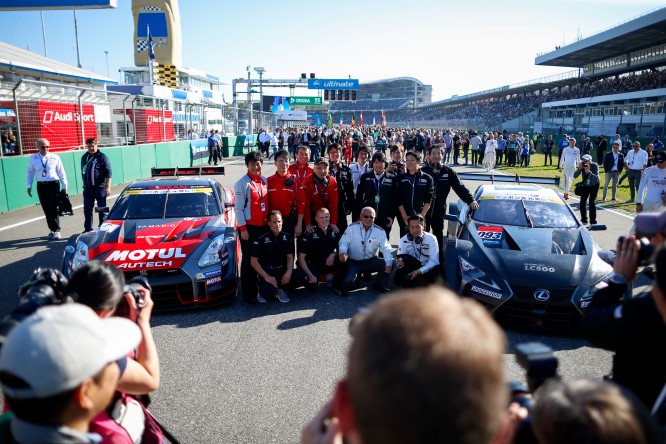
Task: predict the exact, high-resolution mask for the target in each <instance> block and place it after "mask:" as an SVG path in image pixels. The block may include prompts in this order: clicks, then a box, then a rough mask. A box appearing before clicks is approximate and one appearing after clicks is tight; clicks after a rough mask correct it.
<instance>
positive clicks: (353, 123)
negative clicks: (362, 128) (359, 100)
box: [352, 114, 356, 128]
mask: <svg viewBox="0 0 666 444" xmlns="http://www.w3.org/2000/svg"><path fill="white" fill-rule="evenodd" d="M355 126H356V122H354V115H353V114H352V128H354V127H355Z"/></svg>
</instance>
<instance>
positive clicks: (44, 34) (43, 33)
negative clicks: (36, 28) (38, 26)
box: [39, 9, 49, 57]
mask: <svg viewBox="0 0 666 444" xmlns="http://www.w3.org/2000/svg"><path fill="white" fill-rule="evenodd" d="M39 16H40V17H41V18H42V40H44V57H48V56H49V52H48V50H47V49H46V28H45V27H44V11H42V10H41V9H40V10H39Z"/></svg>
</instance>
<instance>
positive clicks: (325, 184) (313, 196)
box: [303, 157, 340, 233]
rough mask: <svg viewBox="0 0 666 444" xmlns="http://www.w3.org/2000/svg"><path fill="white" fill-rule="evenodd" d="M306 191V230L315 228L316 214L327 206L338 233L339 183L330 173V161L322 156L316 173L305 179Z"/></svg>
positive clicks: (317, 163) (315, 168)
mask: <svg viewBox="0 0 666 444" xmlns="http://www.w3.org/2000/svg"><path fill="white" fill-rule="evenodd" d="M303 190H304V192H305V212H304V215H303V221H304V222H305V231H307V232H308V233H310V232H312V230H313V229H314V225H315V224H316V222H315V214H316V213H317V210H319V209H320V208H326V209H327V210H328V211H329V212H330V213H331V228H333V230H334V231H335V232H336V233H337V232H338V231H340V230H339V229H338V226H337V223H338V183H337V181H336V180H335V177H333V176H331V175H330V174H328V162H327V161H326V159H325V158H323V157H320V158H319V159H318V160H317V161H316V162H315V164H314V174H311V175H309V176H308V177H307V178H306V179H305V180H304V181H303Z"/></svg>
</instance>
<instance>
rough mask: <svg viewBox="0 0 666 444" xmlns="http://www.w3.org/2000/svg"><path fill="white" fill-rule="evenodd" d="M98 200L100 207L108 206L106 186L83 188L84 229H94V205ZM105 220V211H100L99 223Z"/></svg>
mask: <svg viewBox="0 0 666 444" xmlns="http://www.w3.org/2000/svg"><path fill="white" fill-rule="evenodd" d="M95 202H97V206H98V207H105V206H106V188H104V187H85V188H84V189H83V218H84V222H83V229H84V230H86V231H89V230H92V216H93V214H92V213H93V206H94V205H95ZM102 222H104V213H99V225H102Z"/></svg>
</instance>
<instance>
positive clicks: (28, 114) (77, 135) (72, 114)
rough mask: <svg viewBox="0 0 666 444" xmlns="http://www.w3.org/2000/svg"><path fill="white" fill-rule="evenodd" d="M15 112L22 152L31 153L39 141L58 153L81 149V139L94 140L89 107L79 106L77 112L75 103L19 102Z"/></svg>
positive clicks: (91, 108)
mask: <svg viewBox="0 0 666 444" xmlns="http://www.w3.org/2000/svg"><path fill="white" fill-rule="evenodd" d="M18 109H19V122H20V125H21V128H20V130H21V140H22V142H23V146H24V147H25V149H26V151H30V150H34V149H35V148H34V147H35V142H36V141H37V139H40V138H46V139H48V140H49V142H51V151H59V150H66V149H71V148H73V147H79V146H83V145H84V142H85V141H84V139H85V138H88V137H97V125H96V122H95V108H94V106H93V105H83V106H82V110H80V109H79V105H78V104H77V103H57V102H43V101H36V102H23V101H21V102H18ZM81 111H82V112H81ZM81 121H83V134H81V126H82V125H81Z"/></svg>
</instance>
